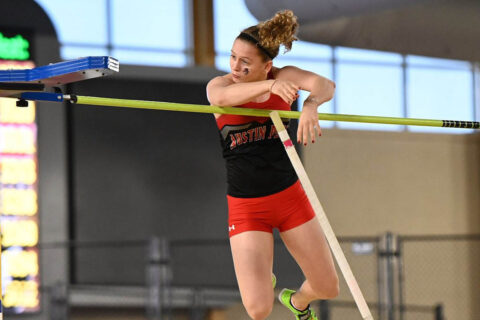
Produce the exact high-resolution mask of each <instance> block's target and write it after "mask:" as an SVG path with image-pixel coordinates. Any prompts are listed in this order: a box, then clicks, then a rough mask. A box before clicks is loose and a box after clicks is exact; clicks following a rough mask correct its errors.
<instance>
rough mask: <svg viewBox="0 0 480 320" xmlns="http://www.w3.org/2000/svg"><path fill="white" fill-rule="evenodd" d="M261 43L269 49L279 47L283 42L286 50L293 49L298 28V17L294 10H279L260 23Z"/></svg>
mask: <svg viewBox="0 0 480 320" xmlns="http://www.w3.org/2000/svg"><path fill="white" fill-rule="evenodd" d="M258 29H259V30H258V35H259V42H260V45H261V46H263V47H265V48H267V49H273V50H275V49H277V50H278V48H279V47H280V45H282V44H283V46H284V47H285V52H287V51H290V50H291V49H292V43H293V41H295V40H297V37H296V36H295V35H296V33H297V30H298V22H297V17H296V16H295V14H294V13H293V11H292V10H283V11H279V12H277V13H276V14H275V16H273V17H272V18H271V19H269V20H266V21H264V22H261V23H259V24H258Z"/></svg>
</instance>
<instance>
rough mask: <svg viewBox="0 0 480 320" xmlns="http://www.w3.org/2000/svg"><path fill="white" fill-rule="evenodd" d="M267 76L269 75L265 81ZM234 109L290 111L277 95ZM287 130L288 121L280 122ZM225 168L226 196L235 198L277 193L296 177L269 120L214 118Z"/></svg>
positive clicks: (244, 117)
mask: <svg viewBox="0 0 480 320" xmlns="http://www.w3.org/2000/svg"><path fill="white" fill-rule="evenodd" d="M270 78H271V74H269V79H270ZM236 107H241V108H255V109H273V110H291V107H290V105H289V104H288V103H286V102H285V101H283V99H282V98H280V96H278V95H276V94H273V93H271V94H270V97H269V99H268V100H267V101H265V102H261V103H257V102H248V103H245V104H242V105H239V106H236ZM284 124H285V126H286V127H287V129H288V124H289V122H286V123H284ZM217 126H218V129H219V133H220V141H221V144H222V149H223V157H224V159H225V161H226V168H227V185H228V189H227V194H228V195H230V196H232V197H237V198H255V197H263V196H267V195H270V194H274V193H277V192H280V191H282V190H284V189H286V188H288V187H289V186H291V185H292V184H294V183H295V182H296V181H297V180H298V178H297V175H296V173H295V170H294V169H293V166H292V164H291V162H290V160H289V158H288V155H287V153H286V152H285V150H284V147H283V145H282V142H281V141H280V139H279V137H278V133H277V131H276V129H275V126H274V125H273V123H272V120H271V119H270V118H265V117H252V116H239V115H230V114H224V115H221V116H220V117H219V118H217Z"/></svg>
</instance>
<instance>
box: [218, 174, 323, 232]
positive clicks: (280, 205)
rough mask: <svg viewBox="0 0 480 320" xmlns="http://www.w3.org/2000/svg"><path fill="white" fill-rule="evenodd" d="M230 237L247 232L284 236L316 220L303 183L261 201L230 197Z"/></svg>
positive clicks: (298, 182) (259, 199)
mask: <svg viewBox="0 0 480 320" xmlns="http://www.w3.org/2000/svg"><path fill="white" fill-rule="evenodd" d="M227 200H228V233H229V234H228V235H229V237H232V236H234V235H236V234H239V233H242V232H245V231H265V232H270V233H272V232H273V228H278V230H279V231H280V232H283V231H287V230H290V229H292V228H295V227H298V226H299V225H302V224H304V223H305V222H308V221H310V220H311V219H313V218H314V217H315V212H314V211H313V208H312V206H311V204H310V201H308V198H307V195H306V194H305V191H304V190H303V187H302V185H301V184H300V181H298V180H297V182H295V183H294V184H293V185H291V186H290V187H288V188H287V189H285V190H283V191H280V192H277V193H274V194H272V195H268V196H265V197H258V198H236V197H232V196H229V195H227Z"/></svg>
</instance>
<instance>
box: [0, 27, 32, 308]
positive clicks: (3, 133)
mask: <svg viewBox="0 0 480 320" xmlns="http://www.w3.org/2000/svg"><path fill="white" fill-rule="evenodd" d="M2 36H3V35H2ZM2 36H0V48H2V45H4V44H5V43H6V44H7V45H8V46H18V48H17V49H16V50H17V51H16V52H17V53H18V54H21V48H24V47H25V43H24V42H23V40H22V39H21V38H18V39H17V40H11V38H8V39H7V40H5V36H3V38H2ZM9 39H10V40H9ZM2 52H3V51H2V50H1V49H0V58H2V57H3V58H4V59H5V58H7V59H8V57H4V56H2V55H1V54H2ZM16 59H20V56H17V57H16ZM33 67H34V63H33V62H32V61H28V60H27V61H13V60H0V70H5V69H29V68H33ZM15 103H16V101H15V99H7V98H0V214H1V215H0V219H1V221H0V222H1V233H2V256H1V258H2V270H1V271H2V293H3V297H2V302H3V310H4V313H5V314H19V313H29V312H36V311H38V310H39V308H40V296H39V286H40V281H39V251H38V247H37V245H38V240H39V230H38V192H37V186H38V166H37V126H36V123H35V103H34V102H30V103H29V107H28V108H19V107H17V106H16V104H15Z"/></svg>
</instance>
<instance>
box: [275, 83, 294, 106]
mask: <svg viewBox="0 0 480 320" xmlns="http://www.w3.org/2000/svg"><path fill="white" fill-rule="evenodd" d="M298 90H300V87H299V86H297V85H296V84H295V83H293V82H292V81H288V80H278V79H277V80H273V81H272V84H271V86H270V92H271V93H274V94H276V95H278V96H280V98H282V99H283V101H285V102H286V103H288V104H292V103H293V101H295V99H297V98H298Z"/></svg>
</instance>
